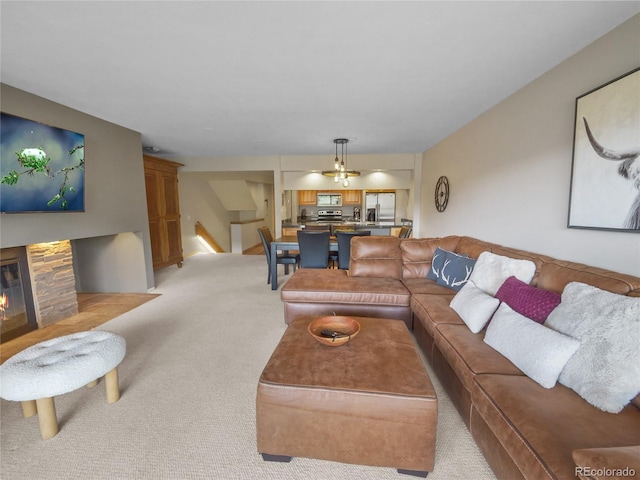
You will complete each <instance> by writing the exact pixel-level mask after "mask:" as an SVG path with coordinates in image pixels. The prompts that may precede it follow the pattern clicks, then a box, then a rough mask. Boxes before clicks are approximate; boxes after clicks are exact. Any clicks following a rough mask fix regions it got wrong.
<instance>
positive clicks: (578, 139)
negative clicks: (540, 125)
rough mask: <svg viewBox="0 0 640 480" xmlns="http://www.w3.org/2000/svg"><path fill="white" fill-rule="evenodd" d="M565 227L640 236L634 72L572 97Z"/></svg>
mask: <svg viewBox="0 0 640 480" xmlns="http://www.w3.org/2000/svg"><path fill="white" fill-rule="evenodd" d="M568 227H569V228H591V229H598V230H616V231H626V232H635V233H639V232H640V68H637V69H635V70H633V71H631V72H629V73H627V74H625V75H623V76H621V77H619V78H616V79H615V80H612V81H611V82H609V83H607V84H605V85H602V86H600V87H598V88H596V89H594V90H592V91H590V92H587V93H585V94H584V95H582V96H580V97H578V98H576V116H575V128H574V137H573V164H572V167H571V193H570V201H569V220H568Z"/></svg>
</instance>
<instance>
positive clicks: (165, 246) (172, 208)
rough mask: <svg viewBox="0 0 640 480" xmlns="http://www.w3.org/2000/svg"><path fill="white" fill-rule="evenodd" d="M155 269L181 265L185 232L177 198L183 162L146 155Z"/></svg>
mask: <svg viewBox="0 0 640 480" xmlns="http://www.w3.org/2000/svg"><path fill="white" fill-rule="evenodd" d="M143 158H144V180H145V187H146V191H147V213H148V214H149V235H150V238H151V256H152V258H153V269H154V270H157V269H159V268H163V267H166V266H168V265H173V264H176V265H178V267H182V261H183V259H184V258H183V255H182V233H181V230H180V203H179V199H178V167H182V166H183V165H182V164H181V163H176V162H171V161H169V160H163V159H161V158H155V157H150V156H148V155H143Z"/></svg>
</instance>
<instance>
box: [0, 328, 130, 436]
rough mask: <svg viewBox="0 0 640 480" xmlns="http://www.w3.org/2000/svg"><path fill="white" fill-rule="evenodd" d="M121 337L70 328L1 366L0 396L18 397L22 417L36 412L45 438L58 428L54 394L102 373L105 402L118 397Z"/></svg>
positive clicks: (87, 382)
mask: <svg viewBox="0 0 640 480" xmlns="http://www.w3.org/2000/svg"><path fill="white" fill-rule="evenodd" d="M125 351H126V342H125V340H124V338H122V337H121V336H119V335H116V334H115V333H111V332H105V331H102V330H91V331H88V332H80V333H73V334H71V335H66V336H64V337H59V338H54V339H52V340H47V341H45V342H41V343H38V344H36V345H33V346H31V347H29V348H27V349H26V350H23V351H22V352H20V353H18V354H16V355H14V356H13V357H11V358H10V359H8V360H7V361H6V362H4V363H3V364H2V365H0V397H2V398H4V399H5V400H12V401H15V402H22V413H23V416H24V417H25V418H27V417H31V416H33V415H35V414H36V413H37V414H38V421H39V423H40V434H41V435H42V438H43V439H44V440H46V439H49V438H51V437H54V436H55V435H56V434H57V433H58V420H57V418H56V409H55V404H54V403H53V397H54V396H55V395H62V394H63V393H68V392H71V391H73V390H77V389H78V388H80V387H83V386H85V385H86V386H88V387H93V386H95V385H97V383H98V379H99V378H100V377H102V376H104V382H105V387H106V391H107V402H108V403H114V402H117V401H118V399H119V398H120V390H119V387H118V365H120V362H122V359H123V358H124V355H125Z"/></svg>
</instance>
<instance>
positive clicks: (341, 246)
mask: <svg viewBox="0 0 640 480" xmlns="http://www.w3.org/2000/svg"><path fill="white" fill-rule="evenodd" d="M370 235H371V230H361V231H355V232H336V239H337V240H338V268H339V269H341V270H349V260H350V259H351V239H352V238H353V237H368V236H370Z"/></svg>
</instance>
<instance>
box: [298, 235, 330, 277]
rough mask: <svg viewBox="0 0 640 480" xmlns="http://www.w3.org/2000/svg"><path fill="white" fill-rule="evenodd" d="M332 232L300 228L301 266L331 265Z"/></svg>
mask: <svg viewBox="0 0 640 480" xmlns="http://www.w3.org/2000/svg"><path fill="white" fill-rule="evenodd" d="M330 236H331V234H330V232H327V231H325V232H305V231H304V230H298V249H299V250H300V254H299V255H300V268H327V267H328V266H329V243H330V240H329V237H330Z"/></svg>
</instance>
